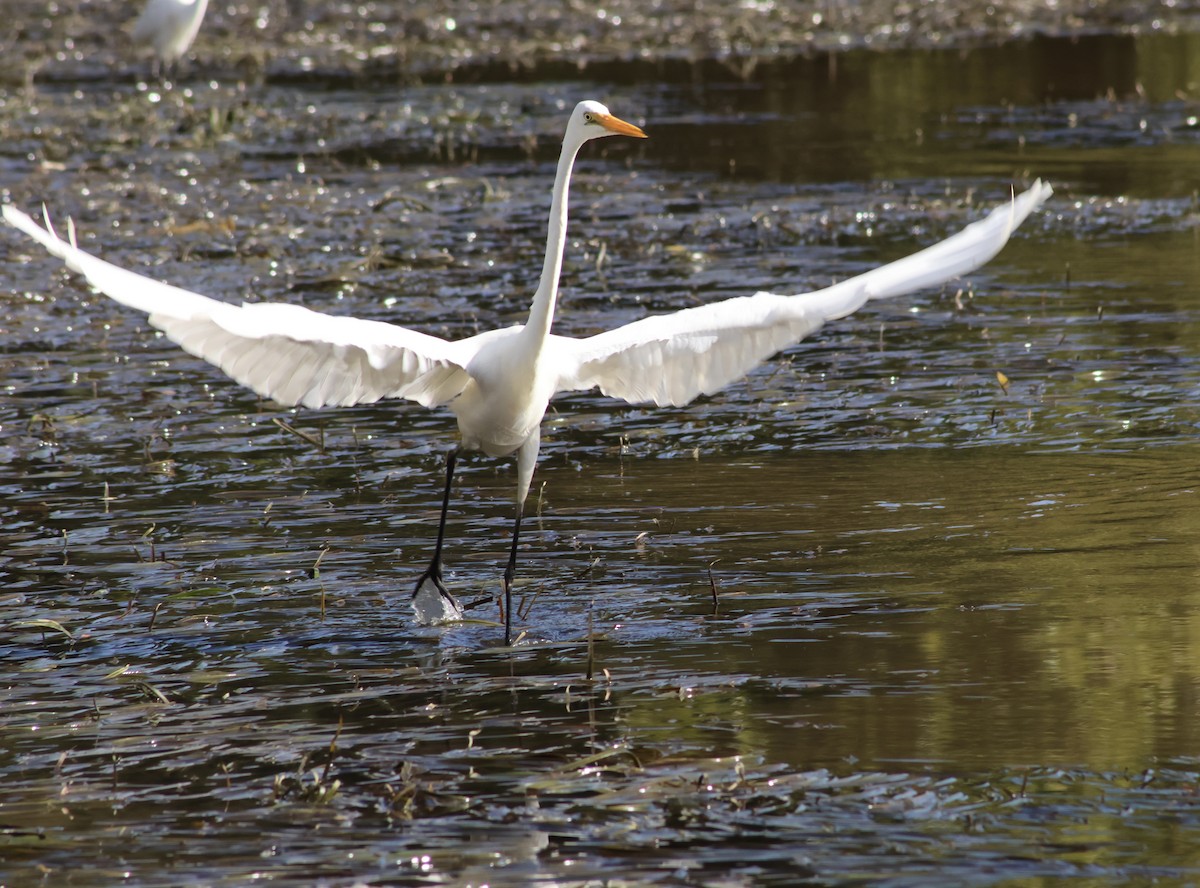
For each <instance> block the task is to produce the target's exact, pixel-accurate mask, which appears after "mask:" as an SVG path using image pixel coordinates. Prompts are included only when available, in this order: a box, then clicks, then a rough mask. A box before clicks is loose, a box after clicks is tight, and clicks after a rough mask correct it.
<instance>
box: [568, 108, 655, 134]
mask: <svg viewBox="0 0 1200 888" xmlns="http://www.w3.org/2000/svg"><path fill="white" fill-rule="evenodd" d="M602 136H632V137H633V138H635V139H644V138H646V134H645V133H644V132H642V131H641V129H640V128H639V127H636V126H634V125H633V124H632V123H626V122H625V121H624V120H622V119H621V118H619V117H614V116H613V114H612V112H610V111H609V110H608V109H607V108H605V107H604V106H603V105H601V104H600V103H599V102H593V101H590V100H589V101H583V102H580V103H579V104H578V105H576V106H575V110H574V111H572V112H571V120H570V122H569V123H568V124H567V135H566V139H564V141H566V140H567V139H574V140H576V141H577V142H579V143H580V144H582V143H583V142H587V141H588V140H590V139H599V138H600V137H602Z"/></svg>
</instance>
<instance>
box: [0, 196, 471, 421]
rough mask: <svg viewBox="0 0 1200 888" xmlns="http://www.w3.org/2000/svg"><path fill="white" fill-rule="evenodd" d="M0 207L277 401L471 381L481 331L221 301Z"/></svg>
mask: <svg viewBox="0 0 1200 888" xmlns="http://www.w3.org/2000/svg"><path fill="white" fill-rule="evenodd" d="M3 213H4V218H5V220H6V221H7V222H8V223H9V224H10V225H12V226H14V227H15V228H18V229H20V230H21V231H23V232H24V233H25V234H27V235H29V236H30V237H31V238H33V239H34V240H36V241H37V242H38V243H40V244H41V245H42V246H43V247H45V248H46V249H47V250H48V251H49V252H50V253H51V255H53V256H56V257H58V258H59V259H61V260H63V262H65V263H66V265H67V267H68V268H70V269H71V270H72V271H75V272H78V273H79V274H81V275H83V276H84V277H85V278H86V279H87V281H88V283H90V284H91V285H92V286H93V287H95V288H96V289H97V290H99V291H101V292H102V293H104V294H105V295H107V296H110V297H112V298H113V299H115V300H116V301H117V302H120V303H122V304H123V305H128V306H129V307H131V308H136V309H138V310H140V311H143V312H146V313H147V314H148V315H149V316H150V318H149V320H150V323H151V324H152V325H153V326H155V327H157V328H158V329H159V330H162V331H163V332H164V333H165V334H166V335H167V337H168V338H169V339H171V341H173V342H175V343H177V344H179V345H180V346H182V347H183V348H184V349H186V350H187V351H188V352H190V353H192V354H193V355H196V356H197V357H200V358H203V359H204V360H206V361H208V362H210V363H212V364H215V365H216V366H218V367H220V368H221V369H222V370H224V371H225V372H226V373H228V374H229V375H230V376H231V377H233V378H234V379H236V380H237V381H238V382H240V383H241V384H242V385H245V386H247V387H249V388H251V389H253V390H254V391H256V392H258V393H259V394H260V395H263V396H265V397H268V398H272V399H273V400H275V401H278V402H279V403H280V404H285V405H288V406H291V405H294V404H303V405H305V406H306V407H321V406H324V405H326V404H339V405H345V404H361V403H366V402H372V401H378V400H380V399H381V398H407V399H409V400H411V401H417V402H418V403H421V404H424V405H426V406H433V405H436V404H442V403H445V402H446V401H449V400H450V399H451V398H453V397H455V396H456V395H458V394H459V393H461V392H462V390H463V388H464V386H466V384H467V382H468V380H469V377H468V376H467V372H466V370H465V369H464V368H465V367H466V364H467V362H468V361H470V359H471V357H472V356H473V355H474V354H475V351H476V348H477V343H476V340H477V339H479V337H472V338H470V339H464V340H461V341H459V342H446V341H445V340H443V339H438V338H437V337H436V336H427V335H425V334H424V333H417V332H416V331H413V330H407V329H405V328H403V327H397V326H395V325H393V324H385V323H382V322H380V321H362V320H358V319H357V318H349V317H337V316H334V315H326V314H321V313H319V312H315V311H311V310H310V309H307V308H304V307H302V306H299V305H287V304H284V303H270V302H268V303H254V304H243V305H240V306H238V305H231V304H229V303H227V302H219V301H217V300H215V299H209V298H208V297H207V296H201V295H200V294H199V293H193V292H191V291H189V290H183V289H180V288H179V287H172V286H170V285H169V284H163V283H160V282H158V281H155V280H152V279H151V278H148V277H144V276H142V275H140V274H135V273H133V272H132V271H126V270H125V269H123V268H118V267H117V266H115V265H112V264H110V263H108V262H105V261H103V260H102V259H97V258H96V257H95V256H92V255H89V254H88V253H85V252H84V251H83V250H80V249H78V248H77V247H75V246H74V245H73V244H72V243H67V242H66V241H64V240H62V239H60V238H59V237H58V236H57V235H56V234H55V233H54V231H53V229H49V230H47V229H44V228H42V227H41V226H39V225H38V224H37V223H36V222H34V221H33V220H32V219H30V218H29V216H27V215H25V214H24V213H22V212H21V211H20V210H17V209H16V208H14V207H12V206H5V207H4V208H3ZM72 240H74V238H72Z"/></svg>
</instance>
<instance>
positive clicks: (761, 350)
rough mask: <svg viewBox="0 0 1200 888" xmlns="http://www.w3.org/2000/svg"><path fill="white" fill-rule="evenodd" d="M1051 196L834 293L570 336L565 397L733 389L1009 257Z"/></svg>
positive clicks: (1043, 191)
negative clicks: (890, 304) (839, 331)
mask: <svg viewBox="0 0 1200 888" xmlns="http://www.w3.org/2000/svg"><path fill="white" fill-rule="evenodd" d="M1051 194H1052V189H1051V188H1050V186H1049V185H1047V184H1044V183H1043V182H1042V181H1041V180H1038V181H1037V182H1036V183H1035V184H1034V185H1033V187H1031V188H1030V189H1029V190H1028V191H1026V192H1024V193H1023V194H1021V195H1019V196H1017V197H1016V198H1015V199H1014V200H1013V201H1012V202H1011V203H1009V204H1006V205H1004V206H1001V207H997V208H996V209H994V210H992V212H991V213H989V214H988V215H987V216H985V217H984V218H983V219H981V220H979V221H978V222H974V223H972V224H971V225H968V226H967V227H966V228H964V229H963V230H962V231H960V232H958V233H957V234H955V235H953V236H951V237H949V238H947V239H946V240H944V241H941V242H940V243H937V244H934V245H933V246H931V247H928V248H926V249H924V250H922V251H920V252H919V253H914V254H912V255H911V256H907V257H905V258H903V259H900V260H898V261H896V262H892V263H889V264H888V265H884V266H882V267H880V268H876V269H874V270H872V271H869V272H867V273H866V274H862V275H859V276H857V277H853V278H850V279H849V280H845V281H842V282H841V283H839V284H835V285H834V286H832V287H828V288H826V289H824V290H818V291H816V292H813V293H806V294H801V295H796V296H781V295H777V294H774V293H756V294H755V295H753V296H741V297H738V298H735V299H728V300H725V301H723V302H716V303H713V304H711V305H702V306H698V307H696V308H689V309H685V310H683V311H679V312H675V313H674V314H669V315H659V316H655V317H649V318H644V319H642V320H640V321H635V322H634V323H632V324H627V325H626V326H624V327H619V328H617V329H615V330H610V331H608V332H605V333H600V334H598V335H596V336H591V337H589V338H587V339H582V340H571V339H565V338H561V339H560V342H559V343H558V346H559V351H560V353H561V354H563V355H564V356H565V358H564V368H563V371H562V373H561V375H560V379H559V385H558V391H560V392H563V391H584V390H587V389H590V388H599V389H600V391H601V392H603V393H604V394H606V395H609V396H611V397H614V398H621V399H622V400H625V401H629V402H631V403H646V402H650V403H654V404H659V405H671V406H679V405H682V404H686V403H688V402H689V401H691V400H692V399H693V398H696V397H697V396H699V395H702V394H711V393H713V392H715V391H718V390H719V389H721V388H724V387H725V386H726V385H728V384H729V383H731V382H733V381H734V380H735V379H738V378H740V377H741V376H743V375H744V374H746V373H748V372H749V371H750V370H751V369H753V368H754V367H755V366H756V365H757V364H759V363H760V362H762V361H764V360H766V359H767V358H769V357H770V356H771V355H773V354H775V353H776V352H778V351H780V350H782V349H784V348H787V347H788V346H790V345H794V344H795V343H797V342H799V341H800V340H801V339H803V338H804V337H806V336H809V335H811V334H812V333H814V332H816V331H817V330H819V329H820V328H821V327H822V326H823V325H824V324H825V322H826V321H830V320H834V319H836V318H840V317H844V316H846V315H848V314H850V313H851V312H854V311H856V310H857V309H859V308H861V307H862V305H863V304H864V303H866V302H867V301H868V300H871V299H885V298H889V297H893V296H900V295H902V294H905V293H911V292H913V291H914V290H919V289H923V288H926V287H933V286H937V285H939V284H942V283H945V282H946V281H949V280H952V279H953V278H956V277H958V276H960V275H963V274H966V273H968V272H970V271H973V270H974V269H976V268H978V267H979V266H981V265H983V264H984V263H985V262H987V261H988V260H990V259H991V258H992V257H993V256H995V255H996V254H997V253H998V252H1000V250H1001V248H1003V246H1004V245H1005V243H1007V242H1008V238H1009V236H1010V235H1011V234H1012V232H1013V231H1014V230H1015V229H1016V228H1017V226H1018V225H1020V224H1021V223H1022V222H1023V221H1024V220H1025V219H1026V218H1027V217H1028V216H1029V214H1030V213H1032V212H1033V211H1034V210H1036V209H1037V208H1038V207H1040V206H1041V205H1042V203H1043V202H1044V201H1045V200H1046V199H1047V198H1048V197H1049V196H1050V195H1051ZM556 338H557V337H556Z"/></svg>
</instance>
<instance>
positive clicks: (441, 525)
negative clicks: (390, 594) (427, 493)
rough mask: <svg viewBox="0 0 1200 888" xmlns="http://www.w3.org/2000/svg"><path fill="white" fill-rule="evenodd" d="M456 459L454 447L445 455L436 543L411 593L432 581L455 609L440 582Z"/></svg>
mask: <svg viewBox="0 0 1200 888" xmlns="http://www.w3.org/2000/svg"><path fill="white" fill-rule="evenodd" d="M457 461H458V448H455V449H454V450H451V451H450V452H449V453H448V454H447V455H446V489H445V491H444V492H443V493H442V519H441V521H439V522H438V533H437V543H436V544H435V545H434V547H433V560H432V561H430V562H429V567H427V568H425V571H424V573H422V574H421V576H420V577H418V578H417V585H416V586H414V587H413V593H412V594H413V598H416V597H417V593H418V592H420V591H421V587H422V586H424V585H425V583H427V582H429V583H433V587H434V588H435V589H437V590H438V593H439V594H440V595H441V596H442V598H444V599H446V600H447V601H449V602H450V603H451V604H453V605H454V607H455V608H456V609H457V608H458V602H457V601H455V600H454V596H453V595H451V594H450V590H448V589H447V588H446V584H445V583H443V582H442V543H443V542H444V541H445V539H446V512H448V511H449V509H450V487H451V485H452V484H453V483H454V466H455V463H456V462H457Z"/></svg>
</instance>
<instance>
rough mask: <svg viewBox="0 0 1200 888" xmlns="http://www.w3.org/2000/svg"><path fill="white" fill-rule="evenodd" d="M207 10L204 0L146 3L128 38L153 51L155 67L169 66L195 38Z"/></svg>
mask: <svg viewBox="0 0 1200 888" xmlns="http://www.w3.org/2000/svg"><path fill="white" fill-rule="evenodd" d="M207 8H208V0H148V2H147V3H146V8H145V9H143V10H142V14H141V15H140V16H138V19H137V21H136V22H134V25H133V32H132V35H131V36H132V37H133V39H134V41H135V42H136V43H141V44H146V45H148V46H149V47H151V48H152V49H153V50H154V54H155V56H156V58H157V63H158V64H159V65H162V66H169V65H173V64H174V63H175V62H177V61H179V59H180V58H182V57H183V54H184V53H186V52H187V51H188V47H190V46H191V45H192V41H193V40H195V39H196V34H198V33H199V31H200V22H201V20H202V19H203V18H204V11H205V10H206V9H207Z"/></svg>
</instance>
